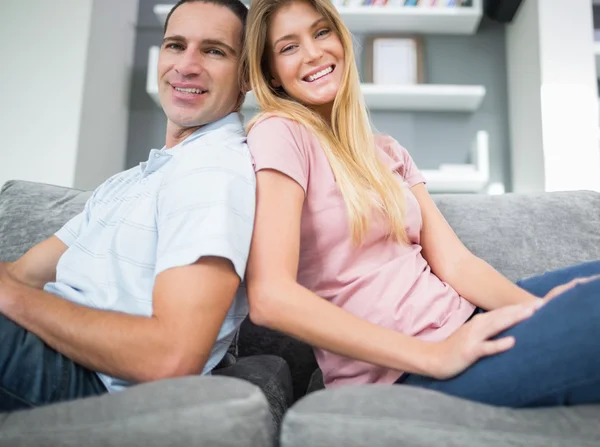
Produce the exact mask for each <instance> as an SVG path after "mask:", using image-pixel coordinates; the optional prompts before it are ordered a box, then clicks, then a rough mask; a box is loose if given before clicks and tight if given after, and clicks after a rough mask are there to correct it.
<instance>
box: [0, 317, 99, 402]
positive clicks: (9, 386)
mask: <svg viewBox="0 0 600 447" xmlns="http://www.w3.org/2000/svg"><path fill="white" fill-rule="evenodd" d="M106 391H107V390H106V388H105V386H104V384H103V383H102V381H101V380H100V379H99V378H98V376H97V375H96V373H95V372H93V371H90V370H89V369H86V368H84V367H83V366H80V365H78V364H76V363H75V362H73V361H72V360H70V359H68V358H67V357H65V356H64V355H62V354H60V353H58V352H57V351H55V350H54V349H52V348H50V347H49V346H48V345H46V344H45V343H44V342H43V341H42V340H41V339H40V338H39V337H37V336H36V335H34V334H33V333H31V332H29V331H27V330H25V329H23V328H22V327H21V326H19V325H17V324H15V323H14V322H13V321H11V320H9V319H8V318H6V317H5V316H3V315H0V412H7V411H13V410H19V409H25V408H31V407H37V406H41V405H45V404H50V403H54V402H60V401H65V400H71V399H76V398H80V397H87V396H94V395H99V394H103V393H106Z"/></svg>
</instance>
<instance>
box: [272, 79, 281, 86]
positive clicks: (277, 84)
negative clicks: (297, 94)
mask: <svg viewBox="0 0 600 447" xmlns="http://www.w3.org/2000/svg"><path fill="white" fill-rule="evenodd" d="M271 87H273V88H279V87H281V82H279V81H278V80H277V79H275V78H271Z"/></svg>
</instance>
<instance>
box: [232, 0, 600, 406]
mask: <svg viewBox="0 0 600 447" xmlns="http://www.w3.org/2000/svg"><path fill="white" fill-rule="evenodd" d="M246 42H247V47H246V49H245V55H244V64H245V70H246V73H245V74H246V75H247V76H248V77H249V79H250V83H251V86H252V89H253V91H254V94H255V95H256V97H257V100H258V103H259V105H260V107H261V108H262V110H263V112H264V113H263V114H261V115H260V116H259V117H257V119H255V120H253V122H251V123H250V125H249V135H248V143H249V146H250V150H251V152H252V154H253V157H254V159H255V170H256V172H257V195H258V196H257V210H256V221H255V232H254V237H253V242H252V249H251V253H250V259H249V266H248V271H247V287H248V293H249V300H250V316H251V318H252V320H253V321H254V322H255V323H257V324H259V325H263V326H267V327H270V328H272V329H275V330H279V331H282V332H285V333H287V334H289V335H291V336H293V337H296V338H298V339H301V340H303V341H305V342H307V343H309V344H311V345H313V346H314V347H315V348H316V357H317V360H318V362H319V365H320V367H321V369H322V371H323V377H324V382H325V384H326V386H327V387H332V386H340V385H345V384H363V383H403V384H410V385H417V386H423V387H427V388H432V389H438V390H440V391H442V392H446V393H449V394H453V395H457V396H461V397H464V398H468V399H473V400H478V401H482V402H487V403H490V404H495V405H509V406H514V407H519V406H534V405H553V404H558V403H570V404H574V403H586V402H597V401H600V383H599V382H600V348H599V346H600V345H599V344H598V342H597V340H598V339H599V338H600V337H599V335H600V334H599V330H598V329H596V326H595V322H596V320H597V319H598V317H599V316H600V296H598V297H597V296H595V295H598V292H599V291H600V281H594V279H596V278H597V276H595V275H598V274H599V273H600V263H588V264H584V265H581V266H576V267H572V268H570V269H566V270H562V271H558V272H552V273H547V274H546V275H542V276H541V277H538V278H534V279H531V280H528V281H524V282H521V283H520V286H519V285H515V284H513V283H511V282H510V281H509V280H508V279H506V278H505V277H503V276H502V275H501V274H499V273H498V272H497V271H495V270H494V269H493V268H492V267H491V266H490V265H488V264H487V263H485V262H484V261H482V260H481V259H479V258H477V257H475V256H474V255H473V254H471V253H470V252H469V251H468V250H467V249H466V248H465V247H464V246H463V245H462V243H461V242H460V241H459V239H458V238H457V236H456V235H455V234H454V233H453V231H452V230H451V228H450V227H449V225H448V224H447V223H446V222H445V220H444V219H443V217H442V215H441V214H440V212H439V211H438V209H437V208H436V206H435V204H434V202H433V200H432V199H431V197H430V196H429V194H428V192H427V189H426V187H425V185H424V183H425V179H424V178H423V176H422V175H421V174H420V173H419V170H418V169H417V167H416V166H415V164H414V163H413V161H412V159H411V157H410V155H409V154H408V152H407V151H406V150H405V149H404V148H402V147H401V146H400V145H399V144H398V143H397V142H396V141H394V140H393V139H392V138H389V137H383V136H374V135H373V132H372V129H371V127H370V125H369V120H368V116H367V113H366V110H365V106H364V101H363V98H362V95H361V92H360V84H359V77H358V74H357V69H356V66H355V63H354V54H353V51H352V40H351V35H350V33H349V31H348V30H347V29H346V27H345V26H344V24H343V23H342V21H341V19H340V17H339V15H338V13H337V10H336V9H335V7H334V6H332V5H331V3H330V2H329V0H292V1H289V0H253V2H252V6H251V8H250V11H249V16H248V28H247V36H246ZM575 278H581V279H575ZM572 280H574V281H572ZM542 305H544V306H542ZM561 362H562V363H563V364H565V363H566V365H568V366H564V367H559V366H557V364H559V363H561Z"/></svg>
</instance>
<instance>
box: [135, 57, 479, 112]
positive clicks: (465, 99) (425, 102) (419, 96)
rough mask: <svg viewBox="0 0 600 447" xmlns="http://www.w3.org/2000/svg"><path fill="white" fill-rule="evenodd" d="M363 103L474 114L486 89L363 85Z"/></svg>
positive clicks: (153, 85) (151, 75)
mask: <svg viewBox="0 0 600 447" xmlns="http://www.w3.org/2000/svg"><path fill="white" fill-rule="evenodd" d="M158 52H159V47H157V46H154V47H151V48H150V52H149V57H148V74H147V78H146V91H147V92H148V94H149V95H150V96H151V97H152V98H153V99H154V101H155V102H156V103H157V104H158V105H160V103H159V100H158V80H157V78H156V70H157V64H158ZM362 91H363V94H364V95H365V102H366V104H367V107H368V108H369V110H371V111H376V110H388V111H389V110H395V111H412V112H422V111H433V112H435V111H438V112H450V111H452V112H473V111H475V110H477V109H478V108H479V106H480V105H481V102H482V101H483V98H484V97H485V87H484V86H481V85H434V84H417V85H375V84H362ZM243 107H244V108H245V109H256V108H257V107H258V106H257V103H256V98H255V97H254V95H253V94H252V92H250V93H248V95H246V101H245V102H244V106H243Z"/></svg>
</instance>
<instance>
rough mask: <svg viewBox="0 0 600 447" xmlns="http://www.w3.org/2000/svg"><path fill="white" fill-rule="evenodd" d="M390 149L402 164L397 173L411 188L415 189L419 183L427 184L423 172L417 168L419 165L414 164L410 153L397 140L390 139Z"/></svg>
mask: <svg viewBox="0 0 600 447" xmlns="http://www.w3.org/2000/svg"><path fill="white" fill-rule="evenodd" d="M389 141H390V148H391V149H392V151H393V153H394V155H395V158H397V159H398V161H399V162H400V163H398V168H397V171H398V172H399V173H400V175H402V178H404V181H405V182H406V183H407V184H408V186H409V187H411V188H412V187H413V186H415V185H416V184H418V183H427V181H426V180H425V177H424V176H423V174H421V171H419V168H418V167H417V164H416V163H415V162H414V160H413V159H412V157H411V156H410V154H409V153H408V151H407V150H406V149H405V148H404V147H403V146H402V145H400V144H399V143H398V142H397V141H396V140H395V139H393V138H391V137H389Z"/></svg>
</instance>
